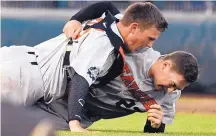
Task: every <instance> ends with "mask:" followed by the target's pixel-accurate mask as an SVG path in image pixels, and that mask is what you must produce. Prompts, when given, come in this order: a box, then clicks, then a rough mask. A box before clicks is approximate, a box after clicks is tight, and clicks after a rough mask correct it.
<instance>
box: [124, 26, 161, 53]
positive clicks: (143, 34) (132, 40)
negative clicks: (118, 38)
mask: <svg viewBox="0 0 216 136" xmlns="http://www.w3.org/2000/svg"><path fill="white" fill-rule="evenodd" d="M160 33H161V32H160V31H158V30H157V28H156V27H153V26H152V27H149V28H146V29H145V30H143V31H142V30H141V29H140V27H139V25H138V24H134V25H131V31H130V34H129V35H128V39H127V45H128V48H129V50H130V51H132V52H134V51H137V50H139V49H141V48H143V47H150V48H151V47H152V46H153V43H154V41H155V40H157V39H158V37H159V36H160Z"/></svg>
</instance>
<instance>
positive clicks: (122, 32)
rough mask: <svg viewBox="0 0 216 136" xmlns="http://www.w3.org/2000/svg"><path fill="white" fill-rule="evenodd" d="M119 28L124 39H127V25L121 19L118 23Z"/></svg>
mask: <svg viewBox="0 0 216 136" xmlns="http://www.w3.org/2000/svg"><path fill="white" fill-rule="evenodd" d="M117 28H118V31H119V33H120V34H121V36H122V38H123V40H124V42H125V41H126V37H127V36H128V32H127V30H126V28H125V26H124V25H123V24H122V23H121V21H119V22H118V23H117Z"/></svg>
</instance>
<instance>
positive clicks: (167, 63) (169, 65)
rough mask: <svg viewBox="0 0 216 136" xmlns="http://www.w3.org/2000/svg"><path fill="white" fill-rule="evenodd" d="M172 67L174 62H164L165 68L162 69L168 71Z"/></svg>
mask: <svg viewBox="0 0 216 136" xmlns="http://www.w3.org/2000/svg"><path fill="white" fill-rule="evenodd" d="M171 67H172V62H171V61H170V60H164V61H163V66H162V69H163V70H164V69H167V68H171Z"/></svg>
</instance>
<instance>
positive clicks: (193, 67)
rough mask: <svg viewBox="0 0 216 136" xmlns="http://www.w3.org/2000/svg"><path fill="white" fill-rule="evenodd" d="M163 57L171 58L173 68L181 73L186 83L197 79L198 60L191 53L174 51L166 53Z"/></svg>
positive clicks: (165, 58)
mask: <svg viewBox="0 0 216 136" xmlns="http://www.w3.org/2000/svg"><path fill="white" fill-rule="evenodd" d="M163 59H164V60H171V61H172V62H173V64H174V66H173V69H174V70H175V71H176V72H178V73H179V74H182V75H183V76H184V79H185V80H186V81H187V82H188V83H193V82H195V81H196V80H197V79H198V73H199V71H198V62H197V59H196V58H195V57H194V56H193V55H192V54H191V53H188V52H185V51H175V52H172V53H170V54H168V55H166V56H165V57H164V58H163Z"/></svg>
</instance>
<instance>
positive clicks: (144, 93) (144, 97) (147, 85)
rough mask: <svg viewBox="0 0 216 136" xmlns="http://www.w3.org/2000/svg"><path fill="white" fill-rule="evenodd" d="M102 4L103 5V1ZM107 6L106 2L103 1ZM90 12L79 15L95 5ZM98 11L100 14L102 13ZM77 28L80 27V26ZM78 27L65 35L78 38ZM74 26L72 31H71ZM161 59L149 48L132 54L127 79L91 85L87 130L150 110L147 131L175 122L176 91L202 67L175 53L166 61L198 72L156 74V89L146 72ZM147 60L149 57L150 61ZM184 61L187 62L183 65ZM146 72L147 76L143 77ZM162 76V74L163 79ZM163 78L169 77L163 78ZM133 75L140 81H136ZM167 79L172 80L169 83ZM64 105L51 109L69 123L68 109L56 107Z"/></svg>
mask: <svg viewBox="0 0 216 136" xmlns="http://www.w3.org/2000/svg"><path fill="white" fill-rule="evenodd" d="M98 4H99V3H97V5H98ZM100 4H102V2H101V3H100ZM103 4H105V3H104V2H103ZM106 4H110V3H106ZM98 6H99V5H98ZM92 7H94V6H92ZM100 7H102V5H100ZM108 7H110V6H108ZM95 8H96V7H95ZM95 8H94V10H95ZM86 9H88V10H86ZM86 9H83V10H82V12H81V14H80V12H79V13H78V14H79V15H81V17H82V16H83V15H82V14H84V13H87V12H86V11H91V6H89V7H87V8H86ZM96 11H97V13H98V10H96ZM79 15H77V14H76V15H75V16H76V17H77V18H79V19H80V20H84V18H80V17H79ZM91 17H94V16H88V18H87V19H92V18H91ZM72 18H73V17H72ZM71 24H72V25H71ZM67 25H68V26H67ZM76 25H78V26H79V23H78V24H76ZM76 25H75V26H73V23H70V22H69V23H68V24H66V26H65V28H64V32H65V33H66V34H67V33H68V32H70V31H71V30H72V34H74V35H76V33H77V32H79V29H76ZM71 26H72V27H71ZM70 27H71V28H72V29H69V28H70ZM68 29H69V30H68ZM74 30H75V31H74ZM74 32H75V33H74ZM68 36H69V37H70V34H69V35H68ZM138 54H139V55H138ZM159 56H160V54H159V53H158V52H156V51H153V50H152V49H148V48H146V49H142V50H140V51H139V53H136V54H130V55H128V54H126V59H125V60H126V61H125V62H126V63H125V65H124V71H125V72H124V73H125V76H123V75H124V74H121V76H120V77H118V78H116V79H114V80H112V81H111V82H110V83H108V82H106V83H107V84H106V85H105V86H104V82H102V85H100V84H101V82H100V84H99V86H98V85H97V86H95V85H92V86H91V91H90V93H89V94H88V99H87V102H86V104H85V106H84V107H85V109H87V111H88V112H86V111H84V113H82V115H80V117H81V116H82V119H80V121H81V124H82V126H83V127H84V128H86V127H88V126H89V125H90V124H91V123H92V122H94V121H97V119H100V118H114V117H120V116H124V115H128V114H130V113H133V112H135V111H139V112H145V111H147V110H148V121H147V123H146V126H145V132H163V131H164V128H165V123H170V122H171V121H172V120H173V117H174V114H175V101H176V99H177V98H178V97H179V96H180V91H176V92H173V91H174V90H176V89H178V90H182V89H183V88H184V87H186V86H187V85H188V84H190V83H192V82H194V81H195V80H196V78H197V74H198V71H197V67H198V66H197V62H196V59H195V58H194V57H193V56H192V55H191V54H188V53H186V52H175V53H173V54H170V55H168V56H171V57H164V60H166V59H168V60H169V59H171V60H172V61H174V63H176V64H178V65H179V66H177V67H182V66H181V65H183V64H189V65H188V66H187V68H188V69H191V71H193V72H194V73H193V72H192V73H190V74H191V77H185V75H184V76H182V75H183V73H184V72H183V71H182V73H181V72H180V73H181V74H182V75H181V76H179V75H178V74H177V72H176V73H175V74H171V73H172V72H171V73H170V72H169V74H170V75H169V74H168V73H166V74H161V73H160V72H159V73H157V74H154V75H155V77H154V78H153V79H154V82H155V86H154V83H153V81H152V79H151V78H152V77H151V78H149V77H148V74H147V73H149V72H146V71H145V70H147V71H148V70H149V69H150V67H151V66H152V64H153V63H154V62H155V61H156V60H161V59H158V58H160V57H159ZM129 58H130V59H129ZM135 58H136V59H135ZM138 58H139V59H138ZM143 58H146V60H145V59H143ZM162 58H163V57H162ZM176 58H179V59H176ZM185 58H187V59H188V60H185ZM137 60H140V61H137ZM143 60H144V62H143ZM162 60H163V59H162ZM180 60H181V61H183V62H185V63H180V64H179V61H180ZM187 61H188V62H187ZM134 62H135V63H134ZM159 62H160V61H158V62H157V63H155V65H156V64H158V63H159ZM190 63H191V64H190ZM126 64H127V65H126ZM138 64H140V65H138ZM167 64H168V63H167ZM167 64H164V65H167ZM142 66H144V67H142ZM130 68H131V69H133V68H134V70H130ZM151 69H154V68H153V66H152V67H151ZM158 69H159V68H158ZM176 70H177V69H176ZM185 70H186V69H185ZM126 71H127V72H126ZM137 71H138V72H137ZM149 71H150V70H149ZM177 71H179V70H177ZM139 72H140V73H139ZM154 72H155V70H154ZM132 73H133V74H132ZM143 73H146V74H144V75H143ZM176 74H177V75H176ZM188 74H189V73H188ZM158 75H160V77H159V76H158ZM163 75H164V76H166V77H163ZM173 75H175V76H176V77H178V78H179V80H178V81H177V80H176V79H175V78H174V76H173ZM133 76H134V77H136V78H134V77H133ZM149 76H150V75H149ZM162 77H163V78H162ZM180 77H181V78H180ZM182 77H184V78H182ZM140 78H141V79H143V80H145V81H144V82H143V81H141V79H140ZM167 78H169V80H168V79H167ZM184 80H185V81H184ZM186 80H187V81H186ZM182 81H184V82H182ZM121 82H123V83H124V84H123V83H122V84H121V85H119V84H120V83H121ZM137 83H140V84H137ZM138 86H139V87H141V88H142V89H140V88H139V87H138ZM155 90H162V91H160V92H158V91H155ZM167 90H168V92H170V94H168V92H167ZM152 97H153V98H152ZM61 104H62V102H59V103H58V102H56V103H54V104H51V105H50V106H51V107H52V108H54V109H55V110H53V111H59V113H62V116H61V117H64V118H65V120H66V121H68V119H67V115H65V114H64V112H62V111H64V108H63V109H62V108H60V109H62V110H58V109H56V107H61V106H56V105H61ZM153 104H157V105H154V106H151V105H153ZM53 105H55V106H53ZM63 105H64V107H65V105H67V104H63ZM86 105H87V106H86ZM159 105H161V106H162V107H163V109H164V113H165V115H164V118H163V123H161V120H162V112H161V107H160V106H159ZM69 106H70V104H69ZM122 107H123V108H125V109H129V110H127V111H125V110H123V109H122ZM48 112H50V111H48ZM51 112H52V111H51ZM156 113H157V114H156ZM69 114H70V113H69ZM80 114H81V113H80ZM92 116H93V117H92ZM91 118H94V119H95V118H96V119H95V120H94V119H93V120H92V119H91ZM150 121H151V122H150ZM72 127H76V126H72ZM70 128H71V126H70ZM80 130H81V129H80Z"/></svg>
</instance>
